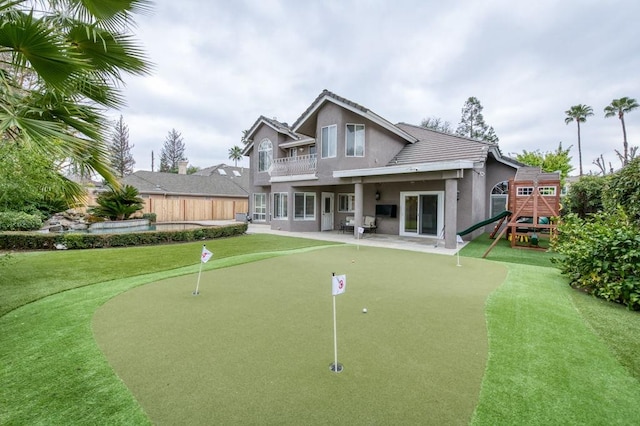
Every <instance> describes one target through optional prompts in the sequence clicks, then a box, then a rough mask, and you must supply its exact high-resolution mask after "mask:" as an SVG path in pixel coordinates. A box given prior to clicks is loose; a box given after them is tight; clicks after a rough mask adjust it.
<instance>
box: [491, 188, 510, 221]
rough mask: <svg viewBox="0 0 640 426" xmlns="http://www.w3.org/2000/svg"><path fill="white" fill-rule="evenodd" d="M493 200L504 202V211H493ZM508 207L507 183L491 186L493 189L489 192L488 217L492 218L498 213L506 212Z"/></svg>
mask: <svg viewBox="0 0 640 426" xmlns="http://www.w3.org/2000/svg"><path fill="white" fill-rule="evenodd" d="M494 200H500V201H504V209H502V210H500V211H499V212H497V211H494V208H493V206H494V204H495V203H494ZM508 207H509V181H506V180H504V181H502V182H498V183H496V184H495V185H494V186H493V189H492V190H491V195H490V203H489V209H490V210H491V211H490V212H489V217H493V216H495V215H497V214H498V213H502V212H503V211H505V210H507V209H508Z"/></svg>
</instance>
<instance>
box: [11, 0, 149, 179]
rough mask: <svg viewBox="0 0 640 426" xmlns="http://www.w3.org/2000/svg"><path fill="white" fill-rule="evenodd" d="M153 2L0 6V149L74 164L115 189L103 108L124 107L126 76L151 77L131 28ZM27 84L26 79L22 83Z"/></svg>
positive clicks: (88, 0) (71, 0) (82, 0)
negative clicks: (12, 146) (136, 15)
mask: <svg viewBox="0 0 640 426" xmlns="http://www.w3.org/2000/svg"><path fill="white" fill-rule="evenodd" d="M148 10H150V3H149V1H148V0H112V1H109V2H108V6H105V3H104V1H103V0H66V1H58V0H49V1H33V0H15V1H10V2H1V3H0V22H1V23H2V31H0V143H2V144H15V145H17V146H21V147H23V148H25V149H33V150H35V151H36V152H39V153H42V154H44V155H48V156H51V157H54V158H69V159H70V160H71V161H72V162H74V163H75V164H77V165H79V166H80V167H81V168H82V169H83V170H84V172H85V173H83V174H93V173H98V174H99V175H101V176H102V177H103V178H104V179H105V180H106V181H107V182H109V183H111V184H112V185H114V186H118V182H117V180H116V177H115V175H114V173H113V171H112V170H111V168H110V166H109V150H108V146H107V143H106V140H107V138H108V134H109V126H110V125H109V121H108V120H107V119H106V115H105V110H106V108H114V109H115V108H118V107H121V106H123V104H124V98H123V97H122V95H121V93H120V90H119V88H118V87H119V85H120V84H121V83H122V79H123V74H124V73H129V74H136V75H144V74H148V73H149V71H150V64H149V63H148V62H147V60H146V58H145V55H144V53H143V52H142V50H141V49H140V48H139V47H138V46H137V45H136V43H135V41H134V40H133V38H132V36H131V34H130V32H129V28H130V26H131V25H132V20H131V19H132V14H134V13H141V12H146V11H148ZM25 77H26V78H25Z"/></svg>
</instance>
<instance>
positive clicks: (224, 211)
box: [142, 196, 249, 222]
mask: <svg viewBox="0 0 640 426" xmlns="http://www.w3.org/2000/svg"><path fill="white" fill-rule="evenodd" d="M248 209H249V201H248V200H247V199H242V198H214V199H208V200H207V199H202V198H186V197H179V198H162V197H155V196H151V197H150V198H145V206H144V208H143V210H142V212H143V213H155V214H156V221H158V222H176V221H178V222H179V221H190V220H234V219H235V215H236V213H246V212H247V211H248Z"/></svg>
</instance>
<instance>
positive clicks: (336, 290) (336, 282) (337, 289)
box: [331, 275, 347, 296]
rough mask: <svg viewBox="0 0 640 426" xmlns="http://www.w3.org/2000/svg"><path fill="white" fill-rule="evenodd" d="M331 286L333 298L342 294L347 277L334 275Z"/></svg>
mask: <svg viewBox="0 0 640 426" xmlns="http://www.w3.org/2000/svg"><path fill="white" fill-rule="evenodd" d="M331 284H332V292H331V294H333V295H334V296H337V295H338V294H342V293H344V290H345V287H346V286H347V276H346V275H334V276H333V277H331Z"/></svg>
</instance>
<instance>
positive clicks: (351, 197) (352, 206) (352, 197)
mask: <svg viewBox="0 0 640 426" xmlns="http://www.w3.org/2000/svg"><path fill="white" fill-rule="evenodd" d="M342 197H349V198H348V201H347V207H348V209H347V210H341V209H340V207H341V205H342V202H341V200H340V199H341V198H342ZM355 204H356V195H355V194H353V193H340V194H338V213H353V212H354V211H355Z"/></svg>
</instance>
